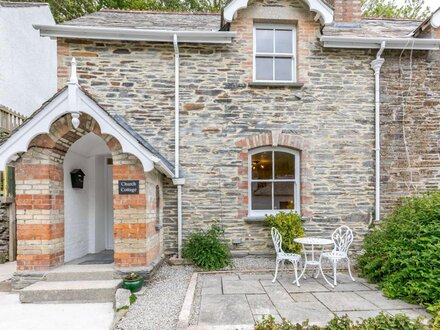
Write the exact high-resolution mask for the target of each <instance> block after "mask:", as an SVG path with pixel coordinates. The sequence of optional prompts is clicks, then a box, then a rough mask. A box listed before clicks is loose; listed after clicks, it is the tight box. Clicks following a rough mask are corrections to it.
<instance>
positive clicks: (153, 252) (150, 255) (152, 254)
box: [147, 244, 160, 264]
mask: <svg viewBox="0 0 440 330" xmlns="http://www.w3.org/2000/svg"><path fill="white" fill-rule="evenodd" d="M159 254H160V244H156V245H154V246H153V247H152V248H150V249H149V250H148V251H147V263H148V264H151V263H152V262H153V261H154V260H156V259H157V258H158V257H159Z"/></svg>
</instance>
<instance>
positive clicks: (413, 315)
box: [387, 309, 432, 321]
mask: <svg viewBox="0 0 440 330" xmlns="http://www.w3.org/2000/svg"><path fill="white" fill-rule="evenodd" d="M387 313H389V314H391V315H397V314H406V315H408V317H409V318H411V319H416V318H418V317H419V316H422V317H423V318H424V319H425V320H426V321H427V320H430V319H431V318H432V316H431V314H429V313H427V312H425V311H424V310H423V309H415V310H414V309H390V310H387Z"/></svg>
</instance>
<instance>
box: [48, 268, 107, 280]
mask: <svg viewBox="0 0 440 330" xmlns="http://www.w3.org/2000/svg"><path fill="white" fill-rule="evenodd" d="M113 274H114V269H113V265H64V266H61V267H58V268H55V269H53V270H51V271H49V272H47V273H46V274H45V276H44V278H45V280H46V281H95V280H96V281H103V280H113Z"/></svg>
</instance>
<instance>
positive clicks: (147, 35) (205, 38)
mask: <svg viewBox="0 0 440 330" xmlns="http://www.w3.org/2000/svg"><path fill="white" fill-rule="evenodd" d="M33 27H34V29H36V30H40V35H41V36H42V37H51V38H79V39H99V40H132V41H157V42H174V39H173V38H174V36H177V37H178V38H179V42H181V43H182V42H185V43H208V44H228V43H231V42H232V38H234V37H235V36H236V33H235V32H228V31H172V30H147V29H130V28H103V27H95V26H74V25H39V24H35V25H33Z"/></svg>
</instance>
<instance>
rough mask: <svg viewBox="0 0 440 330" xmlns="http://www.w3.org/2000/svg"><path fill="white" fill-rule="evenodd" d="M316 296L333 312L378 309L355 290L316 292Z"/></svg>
mask: <svg viewBox="0 0 440 330" xmlns="http://www.w3.org/2000/svg"><path fill="white" fill-rule="evenodd" d="M314 296H315V297H316V298H318V300H319V301H320V302H322V303H323V304H324V305H325V306H326V307H327V308H328V309H330V310H331V311H333V312H342V311H365V310H376V309H378V308H377V306H376V305H373V304H372V303H371V302H369V301H368V300H366V299H364V298H362V297H361V296H359V295H357V294H356V293H354V292H316V293H314Z"/></svg>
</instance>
